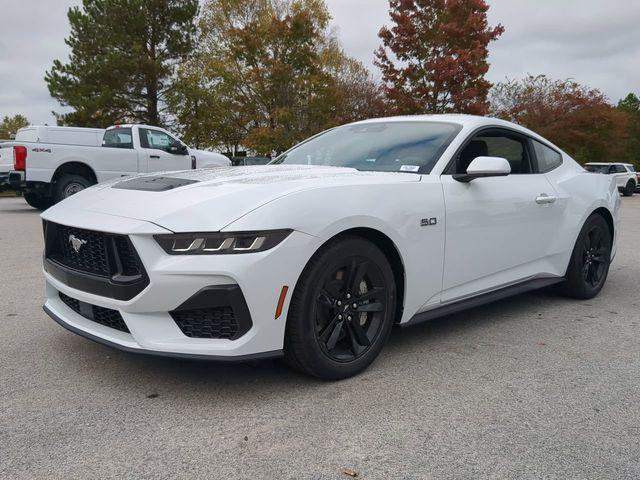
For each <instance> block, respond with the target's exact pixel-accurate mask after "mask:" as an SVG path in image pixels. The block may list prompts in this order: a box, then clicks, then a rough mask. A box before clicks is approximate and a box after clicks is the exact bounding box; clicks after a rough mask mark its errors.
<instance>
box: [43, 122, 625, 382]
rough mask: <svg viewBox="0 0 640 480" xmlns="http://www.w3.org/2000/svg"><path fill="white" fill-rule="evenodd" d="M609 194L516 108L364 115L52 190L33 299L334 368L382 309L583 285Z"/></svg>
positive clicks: (441, 308) (350, 355)
mask: <svg viewBox="0 0 640 480" xmlns="http://www.w3.org/2000/svg"><path fill="white" fill-rule="evenodd" d="M619 204H620V198H619V195H618V191H617V188H616V185H615V183H614V182H613V181H612V179H611V178H609V177H607V176H604V175H593V174H590V173H587V172H586V171H585V170H584V169H583V168H582V167H580V166H579V165H578V164H577V163H576V162H575V161H574V160H572V159H571V158H570V157H569V156H568V155H567V154H566V153H564V152H562V151H561V150H560V149H559V148H557V147H555V146H554V145H553V144H551V143H549V142H548V141H546V140H545V139H544V138H541V137H540V136H539V135H536V134H535V133H533V132H531V131H529V130H526V129H524V128H522V127H519V126H517V125H514V124H511V123H508V122H504V121H500V120H495V119H490V118H480V117H471V116H461V115H446V116H420V117H398V118H388V119H378V120H369V121H364V122H359V123H355V124H351V125H346V126H343V127H339V128H335V129H332V130H329V131H327V132H324V133H322V134H320V135H317V136H315V137H313V138H311V139H310V140H307V141H306V142H304V143H302V144H300V145H298V146H296V147H294V148H293V149H291V150H290V151H288V152H286V153H285V154H283V155H281V156H280V157H279V158H277V159H276V160H275V161H274V162H273V163H272V164H271V165H267V166H262V167H236V168H234V167H229V168H224V167H223V168H217V169H207V170H195V171H187V172H170V173H164V174H154V175H146V176H138V177H133V178H126V179H121V180H118V181H114V182H111V183H109V184H100V185H97V186H95V187H92V188H89V189H87V190H85V191H83V192H81V193H78V194H77V195H75V196H73V197H71V198H69V199H67V200H65V201H63V202H62V203H60V204H58V205H56V206H54V207H53V208H51V209H49V210H47V211H46V212H44V213H43V215H42V217H43V219H44V228H45V238H46V247H45V256H44V276H45V279H46V303H45V306H44V308H45V310H46V312H47V313H48V314H49V315H50V316H51V317H52V318H53V319H54V320H56V321H57V322H59V323H60V324H61V325H62V326H64V327H66V328H67V329H69V330H71V331H73V332H76V333H78V334H80V335H83V336H85V337H88V338H90V339H93V340H95V341H98V342H101V343H104V344H107V345H110V346H113V347H116V348H120V349H123V350H126V351H130V352H142V353H151V354H159V355H167V356H179V357H192V358H207V359H217V360H245V359H250V358H264V357H270V356H280V355H284V356H285V358H286V360H287V361H288V362H289V363H290V364H291V365H292V366H294V367H295V368H297V369H300V370H302V371H304V372H307V373H309V374H311V375H315V376H318V377H322V378H327V379H337V378H344V377H348V376H350V375H354V374H356V373H358V372H360V371H361V370H363V369H364V368H366V367H367V366H368V365H369V364H370V363H371V362H372V361H373V360H374V359H375V358H376V356H377V355H378V354H379V353H380V350H381V349H382V347H383V345H384V343H385V340H386V339H387V337H388V335H389V333H390V331H391V328H392V326H393V324H400V325H410V324H413V323H417V322H421V321H425V320H429V319H432V318H435V317H437V316H441V315H444V314H448V313H451V312H454V311H458V310H461V309H463V308H469V307H473V306H476V305H479V304H481V303H485V302H488V301H491V300H495V299H498V298H502V297H505V296H507V295H513V294H517V293H520V292H523V291H525V290H529V289H534V288H540V287H544V286H548V285H551V284H555V283H558V284H559V285H558V289H559V290H561V291H562V292H564V293H565V294H568V295H570V296H573V297H577V298H591V297H593V296H595V295H597V294H598V292H599V291H600V290H601V288H602V286H603V284H604V282H605V280H606V278H607V273H608V270H609V264H610V261H611V259H612V258H613V255H614V253H615V245H616V235H617V225H618V211H619Z"/></svg>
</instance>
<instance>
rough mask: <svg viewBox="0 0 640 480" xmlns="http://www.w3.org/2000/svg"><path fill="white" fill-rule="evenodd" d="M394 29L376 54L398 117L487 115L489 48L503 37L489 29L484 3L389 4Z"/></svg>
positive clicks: (414, 0)
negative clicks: (410, 115)
mask: <svg viewBox="0 0 640 480" xmlns="http://www.w3.org/2000/svg"><path fill="white" fill-rule="evenodd" d="M389 5H390V12H389V14H390V16H391V20H392V22H393V26H392V27H391V28H389V27H383V28H382V29H381V30H380V33H379V36H380V38H381V39H382V46H381V47H380V48H379V49H378V50H377V51H376V52H375V55H376V65H377V66H378V67H379V68H380V69H381V70H382V78H383V80H384V83H385V93H386V96H387V98H388V100H389V102H390V103H391V106H392V108H393V110H394V112H395V113H399V114H417V113H448V112H458V113H472V114H479V115H483V114H485V113H486V112H487V110H488V102H487V95H488V92H489V90H490V88H491V84H490V83H489V82H488V81H487V80H486V79H485V74H486V73H487V71H488V70H489V63H488V61H487V57H488V55H489V51H488V45H489V43H490V42H492V41H494V40H496V39H497V38H498V37H499V36H500V35H501V34H502V33H503V32H504V28H503V27H502V26H501V25H498V26H496V27H490V26H489V24H488V21H487V11H488V10H489V6H488V5H487V3H486V2H485V1H484V0H389Z"/></svg>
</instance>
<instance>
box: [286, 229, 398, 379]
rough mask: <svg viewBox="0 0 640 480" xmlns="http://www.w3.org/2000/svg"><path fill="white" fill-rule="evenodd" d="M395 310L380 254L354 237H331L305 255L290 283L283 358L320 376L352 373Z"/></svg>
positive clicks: (372, 354) (374, 351)
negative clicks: (293, 283) (300, 269)
mask: <svg viewBox="0 0 640 480" xmlns="http://www.w3.org/2000/svg"><path fill="white" fill-rule="evenodd" d="M395 311H396V285H395V279H394V276H393V271H392V269H391V266H390V265H389V261H388V260H387V258H386V257H385V255H384V253H382V251H381V250H380V249H379V248H378V247H377V246H375V245H374V244H373V243H371V242H369V241H367V240H364V239H362V238H359V237H351V236H349V237H343V238H340V239H337V240H335V241H332V242H330V243H329V244H327V245H326V246H324V247H323V248H322V249H321V250H320V251H319V252H318V253H316V255H315V256H314V257H313V258H312V259H311V261H310V262H309V264H308V265H307V266H306V268H305V270H304V271H303V272H302V275H301V276H300V280H299V281H298V284H297V285H296V288H295V291H294V293H293V297H292V299H291V305H290V307H289V314H288V317H287V328H286V334H285V344H284V353H285V360H286V362H287V363H288V364H289V366H290V367H292V368H294V369H295V370H299V371H302V372H304V373H307V374H309V375H313V376H315V377H318V378H322V379H324V380H338V379H342V378H347V377H351V376H353V375H356V374H358V373H360V372H361V371H363V370H364V369H365V368H367V367H368V366H369V365H370V364H371V363H372V362H373V361H374V360H375V359H376V357H377V356H378V354H379V353H380V351H381V350H382V347H383V346H384V344H385V342H386V340H387V338H388V337H389V334H390V332H391V327H392V326H393V321H394V316H395Z"/></svg>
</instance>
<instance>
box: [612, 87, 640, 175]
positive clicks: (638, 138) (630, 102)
mask: <svg viewBox="0 0 640 480" xmlns="http://www.w3.org/2000/svg"><path fill="white" fill-rule="evenodd" d="M617 108H618V110H620V111H621V112H624V113H625V114H626V115H627V116H628V119H629V128H628V131H627V133H628V138H629V142H628V148H627V155H626V160H627V161H628V162H629V163H633V164H634V165H635V167H636V170H637V171H640V98H638V96H637V95H636V94H635V93H630V94H629V95H627V96H626V97H625V98H624V99H622V100H620V102H618V107H617Z"/></svg>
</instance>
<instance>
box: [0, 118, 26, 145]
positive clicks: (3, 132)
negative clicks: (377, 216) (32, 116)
mask: <svg viewBox="0 0 640 480" xmlns="http://www.w3.org/2000/svg"><path fill="white" fill-rule="evenodd" d="M28 125H29V120H27V117H25V116H24V115H19V114H18V115H14V116H13V117H8V116H6V115H5V116H4V118H3V119H2V122H0V140H8V139H9V136H10V135H11V134H12V133H13V134H15V133H16V132H17V131H18V130H20V129H21V128H23V127H27V126H28Z"/></svg>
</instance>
